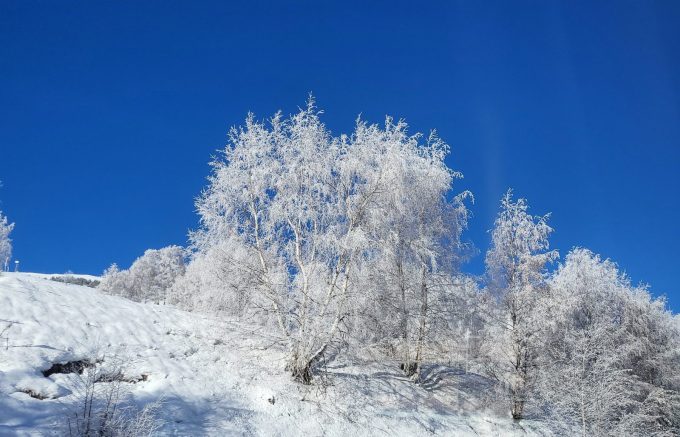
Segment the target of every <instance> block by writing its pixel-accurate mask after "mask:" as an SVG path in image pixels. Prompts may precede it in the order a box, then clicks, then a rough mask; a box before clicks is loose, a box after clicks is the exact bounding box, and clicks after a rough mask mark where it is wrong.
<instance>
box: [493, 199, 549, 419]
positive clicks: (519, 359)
mask: <svg viewBox="0 0 680 437" xmlns="http://www.w3.org/2000/svg"><path fill="white" fill-rule="evenodd" d="M528 209H529V206H528V204H527V202H526V200H525V199H518V200H516V201H514V200H513V198H512V191H511V190H508V192H507V193H506V194H505V195H504V196H503V199H502V200H501V209H500V212H499V214H498V217H497V218H496V222H495V225H494V229H493V231H492V234H491V248H490V249H489V251H488V252H487V254H486V267H487V274H488V277H489V281H490V282H489V289H490V291H491V293H492V294H494V295H495V296H496V297H497V299H498V304H499V305H498V307H497V308H495V311H492V313H493V315H492V317H491V321H492V323H491V325H490V326H491V329H493V330H494V337H495V338H496V341H495V342H494V343H493V347H492V350H491V351H490V360H491V361H490V364H491V365H490V366H489V372H490V374H491V375H492V376H493V377H494V378H496V379H498V381H499V382H500V383H501V384H503V385H504V386H505V387H506V388H507V390H508V394H509V396H510V405H511V406H510V412H511V414H512V417H513V418H514V419H521V418H522V417H523V413H524V406H525V404H526V402H527V400H528V399H529V397H530V395H531V391H532V389H533V384H534V382H535V378H536V367H535V366H536V356H537V353H538V347H539V343H538V339H537V335H538V333H539V332H540V330H541V326H542V323H543V322H544V321H545V318H546V317H545V314H543V313H542V305H543V303H544V302H545V298H546V293H547V284H546V281H545V278H546V265H547V264H548V263H550V262H552V261H553V260H555V259H556V258H557V256H558V254H557V252H556V251H551V250H549V242H548V237H549V236H550V234H551V233H552V228H551V227H550V226H548V223H547V220H548V217H549V216H547V215H546V216H542V217H538V216H537V217H534V216H532V215H530V214H529V213H528Z"/></svg>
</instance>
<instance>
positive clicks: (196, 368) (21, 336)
mask: <svg viewBox="0 0 680 437" xmlns="http://www.w3.org/2000/svg"><path fill="white" fill-rule="evenodd" d="M48 277H49V275H36V274H26V273H4V274H3V275H2V276H0V331H2V330H3V329H4V328H6V327H7V326H8V325H10V324H11V326H10V327H9V329H6V330H5V332H4V334H3V335H2V337H3V338H2V339H0V345H2V348H1V349H0V435H60V434H62V433H63V432H64V428H63V427H64V426H65V424H66V417H68V415H69V414H70V413H71V412H72V411H73V410H74V408H75V405H76V403H77V400H78V396H77V390H76V387H77V386H76V384H75V382H74V378H76V376H75V375H74V374H62V373H55V374H52V375H50V376H48V377H45V376H43V373H42V371H44V370H47V369H49V368H50V367H51V366H52V365H53V364H54V363H64V362H70V361H75V360H83V359H84V360H90V361H94V360H97V359H99V360H100V361H101V360H102V359H103V362H101V363H100V364H99V365H102V366H103V365H106V364H111V363H116V364H117V365H118V366H119V367H121V369H122V371H123V373H124V375H125V376H126V377H127V378H130V379H132V380H139V382H137V383H135V384H133V383H127V384H126V385H127V389H128V390H129V393H130V394H131V396H132V399H133V401H134V402H135V403H138V404H140V405H143V404H145V403H148V402H151V401H154V400H157V399H159V398H161V399H162V400H163V401H162V408H161V410H160V412H159V416H160V417H161V418H162V419H163V420H164V424H163V427H162V428H161V431H160V434H161V435H183V436H199V435H215V436H224V435H262V436H277V435H282V436H283V435H285V436H298V435H306V436H317V435H319V436H320V435H328V436H346V435H354V436H360V435H361V436H363V435H366V436H374V435H404V436H418V435H445V436H454V435H455V436H458V435H461V436H462V435H503V436H505V435H539V434H540V430H541V428H540V427H539V426H538V425H537V424H534V423H531V422H530V421H526V422H522V423H521V425H520V424H515V423H513V422H512V420H510V419H509V418H503V417H499V416H498V415H497V414H495V413H493V412H487V413H484V412H483V411H484V410H483V409H482V406H481V401H480V399H481V398H483V388H484V387H485V385H486V384H485V381H484V380H483V379H482V378H480V377H478V376H475V375H465V374H462V373H461V372H459V371H456V370H454V369H450V368H445V367H435V368H432V369H430V378H429V379H427V380H426V382H425V383H423V384H422V385H415V384H413V383H412V382H410V381H408V380H406V379H404V378H403V377H401V376H400V374H399V372H398V371H397V369H394V368H392V367H391V366H386V365H378V364H370V365H366V364H363V365H359V363H350V362H343V361H340V362H333V363H330V364H329V366H328V377H327V380H326V381H327V384H326V388H325V389H322V387H321V386H320V385H312V386H309V387H304V386H300V385H298V384H296V383H294V382H292V381H291V380H290V378H289V376H288V375H287V374H286V372H285V371H284V370H283V365H282V362H283V353H282V351H281V350H280V348H279V346H278V345H277V342H276V339H272V338H269V337H268V336H267V335H266V334H265V333H263V332H262V331H260V330H258V329H257V328H256V327H253V326H249V325H247V324H244V323H237V322H234V321H226V320H219V319H214V318H210V317H206V316H202V315H198V314H192V313H187V312H184V311H180V310H177V309H174V308H172V307H169V306H158V305H153V304H139V303H135V302H131V301H128V300H125V299H122V298H118V297H114V296H108V295H105V294H102V293H100V292H99V291H97V290H95V289H92V288H87V287H82V286H78V285H71V284H63V283H59V282H55V281H50V280H49V279H47V278H48ZM142 375H144V376H142ZM142 378H143V379H144V380H141V379H142ZM26 392H31V393H32V394H33V396H30V395H29V394H26ZM38 397H40V398H45V399H38Z"/></svg>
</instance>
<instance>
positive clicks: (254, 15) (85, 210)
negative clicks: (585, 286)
mask: <svg viewBox="0 0 680 437" xmlns="http://www.w3.org/2000/svg"><path fill="white" fill-rule="evenodd" d="M199 3H200V4H199ZM243 3H244V5H241V6H237V5H232V4H230V2H214V3H211V2H189V1H185V2H177V1H144V2H138V1H135V2H132V1H129V2H126V1H107V2H91V1H84V2H78V3H76V2H68V1H61V2H54V1H42V2H34V1H19V0H16V1H11V0H7V1H3V2H1V3H0V180H2V181H3V183H4V186H3V187H2V188H1V189H0V201H1V202H2V203H1V204H0V208H1V209H2V210H4V212H5V213H6V214H7V215H8V216H9V217H10V218H11V219H12V220H13V221H15V222H16V223H17V227H16V231H15V233H14V240H15V254H16V257H17V258H19V259H20V260H21V263H22V268H23V269H24V270H28V271H40V272H63V271H66V270H67V269H70V270H73V271H75V272H83V273H100V272H101V271H102V270H103V269H104V268H105V267H106V266H108V265H109V264H110V263H112V262H117V263H119V264H120V265H122V266H128V265H129V263H130V262H131V261H132V260H133V259H134V258H135V257H137V256H138V255H140V254H141V253H142V252H143V251H144V250H145V249H147V248H157V247H161V246H165V245H168V244H184V243H185V241H186V233H187V229H189V228H192V227H195V226H196V216H195V214H194V212H193V210H194V208H193V198H194V197H195V196H196V195H197V194H198V193H199V191H200V189H201V188H202V187H203V186H204V183H205V177H206V176H207V174H208V172H209V167H208V165H207V163H208V161H209V160H210V157H211V154H213V153H214V151H215V150H217V149H218V148H220V147H222V146H223V145H224V143H225V139H226V132H227V129H228V128H229V127H230V126H231V125H234V124H239V123H241V122H242V120H243V118H244V116H245V114H246V112H247V111H254V112H255V113H256V114H258V115H260V116H269V115H271V114H272V113H273V112H274V111H276V110H277V109H282V110H284V111H285V112H292V111H295V110H296V108H297V106H298V105H301V104H303V103H304V100H305V98H306V96H307V93H308V92H309V91H312V92H313V93H314V94H315V95H316V97H317V100H318V103H319V105H320V106H321V107H322V108H324V109H325V110H326V115H325V121H326V122H327V124H328V125H329V126H330V127H331V129H333V131H334V132H336V133H338V132H341V131H349V130H351V129H352V127H353V122H354V119H355V117H356V116H357V114H358V113H362V114H363V117H364V118H366V119H368V120H371V121H376V122H381V121H382V120H383V118H384V116H385V115H386V114H391V115H394V116H396V117H404V118H406V119H407V121H409V122H410V124H411V126H412V128H413V129H414V130H420V131H428V130H429V129H431V128H437V129H438V130H439V132H440V135H441V136H442V137H443V138H444V139H445V140H447V141H448V142H449V143H450V144H451V146H452V155H451V157H450V158H449V162H450V165H451V166H452V167H453V168H455V169H457V170H460V171H462V172H463V173H464V174H465V180H464V181H463V182H461V183H460V184H459V185H458V189H459V190H462V189H470V190H471V191H472V192H473V193H474V194H475V197H476V203H475V205H474V206H473V207H472V211H473V213H474V217H473V218H472V220H471V222H470V230H469V232H467V234H466V237H467V238H468V239H470V240H472V241H473V242H474V243H475V244H476V246H477V247H478V248H479V249H480V250H481V251H484V250H485V249H486V247H487V245H488V240H489V235H488V233H487V232H486V231H487V230H488V229H489V228H490V227H491V226H492V222H493V218H494V215H495V213H496V208H497V206H498V202H499V199H500V197H501V195H502V193H503V192H504V191H505V189H506V188H507V187H514V188H515V190H516V193H517V194H518V195H520V196H522V197H527V198H528V199H529V202H530V204H531V206H532V210H533V212H535V213H537V214H538V213H544V212H548V211H552V213H553V218H552V220H551V223H552V225H553V226H554V228H555V229H556V232H555V234H554V238H553V245H554V246H555V247H556V248H558V249H560V251H561V253H562V255H564V254H566V252H567V251H568V250H569V249H570V248H571V247H573V246H576V245H580V246H585V247H588V248H590V249H592V250H594V251H596V252H598V253H601V254H602V255H603V256H605V257H609V258H612V259H613V260H615V261H617V262H618V263H619V264H620V265H621V266H622V267H623V268H624V269H625V270H626V271H627V272H628V273H629V274H630V276H631V277H632V279H633V281H635V282H638V281H644V282H647V283H649V284H651V286H652V290H653V291H654V292H655V293H657V294H661V293H664V294H667V295H668V296H669V300H670V302H671V305H672V307H673V308H674V310H675V311H680V290H679V287H678V285H677V284H678V279H677V277H678V273H679V272H680V268H679V267H680V266H679V265H678V264H679V263H678V247H677V246H678V244H679V243H680V238H679V237H680V231H679V227H680V2H678V1H667V2H653V1H620V2H611V1H603V2H591V1H587V2H585V1H584V2H578V1H567V2H555V1H546V0H536V1H531V2H508V1H499V2H491V1H485V2H474V1H466V2H459V3H456V2H440V3H438V4H437V2H432V3H431V4H430V2H394V1H392V2H384V3H380V2H358V3H354V4H352V3H350V2H347V1H343V2H336V3H335V5H331V3H330V2H311V1H309V2H307V1H288V2H277V3H276V4H275V3H271V4H269V3H260V2H243ZM246 3H248V6H245V4H246ZM317 3H324V5H323V6H322V5H319V4H317ZM426 3H428V4H427V5H426ZM482 258H483V257H482V256H478V257H477V258H476V259H474V260H473V261H472V262H471V263H470V264H469V265H468V266H467V269H468V270H469V271H471V272H474V273H479V272H480V271H481V269H482Z"/></svg>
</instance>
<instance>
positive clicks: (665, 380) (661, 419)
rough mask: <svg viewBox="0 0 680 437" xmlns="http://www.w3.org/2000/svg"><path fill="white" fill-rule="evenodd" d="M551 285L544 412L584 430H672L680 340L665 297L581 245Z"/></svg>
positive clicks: (678, 402)
mask: <svg viewBox="0 0 680 437" xmlns="http://www.w3.org/2000/svg"><path fill="white" fill-rule="evenodd" d="M551 288H552V292H553V295H552V297H553V301H552V304H551V311H550V324H549V329H548V330H547V331H546V332H545V333H544V336H545V339H546V341H545V343H544V345H543V352H544V353H543V355H542V356H541V366H540V368H541V378H540V381H541V383H540V385H539V387H540V392H541V396H542V398H543V400H544V402H545V408H546V410H547V412H548V413H550V415H549V418H550V419H552V420H553V421H554V422H556V423H557V424H558V425H561V429H562V430H569V429H579V430H580V433H581V435H583V436H591V435H592V436H614V435H669V436H670V435H677V432H678V430H679V429H680V423H679V422H678V414H680V413H677V411H679V410H680V396H679V393H678V391H677V390H678V389H679V388H680V386H679V385H678V382H679V381H678V374H679V371H680V365H679V364H680V362H679V361H678V354H680V351H679V350H678V347H679V346H680V342H678V331H677V328H676V327H674V326H673V324H674V320H673V317H672V315H671V314H670V313H669V312H668V311H667V310H666V309H665V304H664V302H663V300H654V299H651V297H650V296H649V294H648V292H647V291H646V290H645V289H644V288H640V287H632V286H631V284H630V280H629V279H628V278H627V277H626V276H625V274H623V273H621V272H619V270H618V268H617V266H616V265H615V264H614V263H612V262H611V261H609V260H602V259H600V257H599V256H597V255H595V254H593V253H592V252H590V251H588V250H585V249H574V250H573V251H572V252H570V253H569V254H568V255H567V258H566V261H565V263H564V264H563V265H562V266H560V268H559V269H558V271H557V272H556V273H555V275H554V277H553V278H552V279H551Z"/></svg>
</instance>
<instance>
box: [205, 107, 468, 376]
mask: <svg viewBox="0 0 680 437" xmlns="http://www.w3.org/2000/svg"><path fill="white" fill-rule="evenodd" d="M319 114H320V112H319V111H317V109H316V108H315V106H314V102H313V100H311V99H310V101H309V103H308V105H307V107H306V108H304V109H301V110H300V112H299V113H298V114H295V115H293V116H292V117H290V118H289V119H285V120H284V119H283V117H282V116H281V114H276V115H275V116H274V117H273V118H272V119H271V120H270V121H269V122H268V123H263V122H258V121H256V120H255V118H254V117H253V116H252V115H249V116H248V118H247V119H246V124H245V126H244V127H242V128H238V129H232V131H231V132H230V142H229V145H228V146H227V147H226V149H225V151H224V156H223V158H222V159H218V160H216V161H215V162H213V169H214V170H213V174H212V175H211V176H210V178H209V182H210V183H209V186H208V188H207V189H206V190H205V191H204V192H203V194H202V196H201V197H200V198H199V200H198V201H197V209H198V212H199V214H200V218H201V225H202V226H201V229H200V230H199V231H198V232H196V233H194V234H193V236H192V238H193V242H194V247H195V248H196V249H197V251H198V252H199V253H203V254H208V253H209V250H210V248H212V247H215V246H216V245H220V244H231V245H233V247H235V250H233V251H229V249H228V248H227V249H226V250H225V251H223V253H226V254H229V255H228V256H231V254H232V253H234V254H241V255H239V256H238V257H233V256H231V258H232V259H231V261H230V262H232V263H233V264H236V267H232V269H234V270H237V271H241V272H247V277H248V282H249V283H253V284H254V286H253V287H251V288H250V289H249V290H250V293H252V295H253V301H254V302H267V306H268V307H269V314H270V315H272V316H273V317H274V319H275V320H276V324H277V325H278V329H279V331H280V333H281V336H282V338H283V339H284V340H285V342H286V344H287V346H288V349H289V362H288V369H289V370H290V371H291V372H292V374H293V376H294V377H295V378H296V379H298V380H300V381H303V382H309V381H310V379H311V376H312V371H313V368H314V366H315V364H316V362H317V361H318V360H319V359H320V358H321V357H322V356H323V354H324V353H325V352H326V350H327V349H328V347H330V346H331V345H332V343H333V341H334V339H335V338H336V337H337V335H338V332H339V331H340V329H341V328H342V327H343V326H346V325H347V323H348V316H349V315H350V314H351V313H352V311H353V309H355V306H354V303H355V302H356V297H357V296H358V295H360V294H361V293H362V292H371V291H374V290H375V289H372V290H368V289H363V287H362V289H361V290H360V289H359V287H357V284H358V281H359V278H360V277H362V275H363V276H364V277H366V274H367V268H368V266H369V265H370V263H371V260H375V259H376V258H377V257H379V256H380V255H381V254H382V253H383V251H384V246H383V243H384V242H385V240H384V238H383V237H384V236H385V230H386V229H387V228H388V227H389V225H390V223H389V222H390V220H393V217H395V216H397V215H400V214H401V215H404V216H412V217H413V221H412V223H410V224H409V225H408V226H406V227H407V228H408V232H412V233H417V232H420V237H419V238H420V240H418V239H417V238H415V237H413V238H412V237H410V236H409V244H410V245H411V248H410V249H409V250H410V255H409V257H410V258H411V259H413V260H417V261H414V264H413V265H416V266H417V275H418V277H419V278H420V279H419V281H420V283H423V282H424V281H426V280H427V274H429V273H430V272H432V271H435V270H436V269H437V263H438V262H439V261H438V260H437V258H436V256H434V255H433V252H434V251H435V250H438V249H437V246H440V245H443V242H442V241H438V239H439V238H443V235H444V234H442V232H441V230H440V227H442V226H444V225H442V224H441V219H440V218H438V217H440V216H441V215H442V214H444V212H445V209H446V208H448V206H446V205H448V204H447V202H446V201H445V199H444V195H445V194H446V193H447V191H448V189H449V187H450V184H451V181H452V179H453V176H454V174H453V173H451V172H450V171H449V170H448V169H447V168H446V167H445V166H444V165H443V157H444V156H445V153H446V147H445V145H444V144H443V143H442V142H440V141H438V140H436V139H435V137H431V141H429V142H427V143H426V144H422V141H421V136H420V135H408V134H407V132H406V128H407V126H406V124H405V123H403V122H397V123H395V122H394V121H393V120H392V119H391V118H388V119H387V121H386V123H385V126H384V128H381V127H379V126H377V125H369V124H367V123H365V122H362V121H359V122H357V126H356V129H355V131H354V133H353V134H352V135H351V136H347V135H342V136H340V137H333V136H331V134H330V132H329V131H328V130H327V129H326V127H325V126H324V124H323V123H322V122H321V121H320V119H319ZM409 183H411V184H415V185H417V186H418V187H420V188H422V191H421V192H420V193H417V192H416V191H415V190H413V189H412V188H411V191H408V192H404V191H403V190H402V188H403V187H408V184H409ZM405 194H408V195H409V196H412V197H414V198H413V199H412V201H411V203H405V202H404V203H402V204H400V205H396V206H395V204H394V202H393V200H394V199H395V198H397V197H399V196H403V195H405ZM418 197H420V203H419V199H418ZM395 207H398V208H401V209H398V210H395ZM395 223H396V222H395ZM419 229H420V231H419ZM454 237H457V234H454ZM225 242H227V243H225ZM419 290H420V291H419V293H420V296H421V301H422V302H424V303H423V305H424V306H426V305H427V290H426V289H423V287H420V288H419ZM423 305H421V308H422V306H423ZM355 314H356V312H355ZM421 325H422V324H421ZM419 329H420V332H422V331H424V329H425V327H424V326H421V327H420V328H419Z"/></svg>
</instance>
